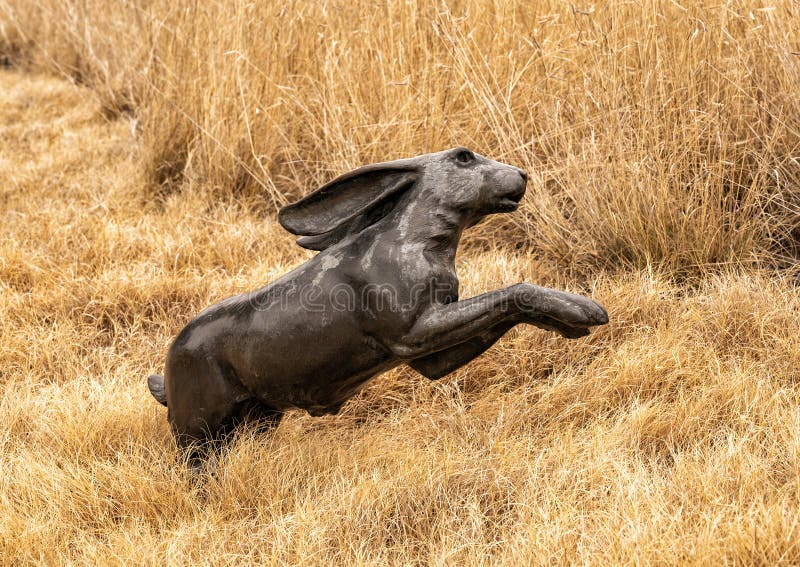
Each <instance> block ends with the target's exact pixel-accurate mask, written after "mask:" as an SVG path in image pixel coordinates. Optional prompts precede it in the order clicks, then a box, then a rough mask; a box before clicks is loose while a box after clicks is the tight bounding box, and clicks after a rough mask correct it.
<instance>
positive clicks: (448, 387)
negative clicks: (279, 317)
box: [0, 0, 800, 565]
mask: <svg viewBox="0 0 800 567" xmlns="http://www.w3.org/2000/svg"><path fill="white" fill-rule="evenodd" d="M529 4H530V3H529V2H519V3H496V4H492V3H489V2H478V1H477V0H466V1H464V2H460V3H453V4H452V5H450V6H448V5H446V4H444V3H438V2H432V1H420V2H413V1H409V2H399V1H390V2H388V3H386V4H380V5H378V4H369V3H365V2H362V3H357V4H352V3H346V2H320V3H310V2H309V3H301V2H270V3H251V2H245V1H243V0H239V1H234V2H205V3H201V2H190V1H185V0H181V1H179V2H167V1H166V0H152V1H150V2H140V3H134V2H131V3H124V4H123V3H113V6H114V8H113V9H110V6H112V3H111V2H109V1H108V0H81V1H78V0H68V1H56V0H36V1H33V2H31V1H28V0H0V59H2V60H4V61H6V62H8V63H12V64H14V65H16V66H18V67H20V68H21V69H25V70H26V71H27V72H26V73H21V72H19V71H14V72H11V71H3V72H2V73H0V206H1V209H0V214H1V216H0V320H2V325H0V423H2V424H3V426H2V428H1V429H0V562H2V563H7V564H20V563H25V562H46V563H53V564H63V563H76V564H87V563H88V564H115V563H119V564H130V563H150V564H165V563H169V564H176V563H178V564H180V563H190V562H192V563H204V562H209V563H215V564H225V563H253V562H263V563H283V564H347V563H360V564H375V565H383V564H387V563H389V564H411V563H416V564H428V563H433V564H464V563H468V564H495V563H498V562H503V563H506V564H527V563H593V564H610V563H659V562H661V563H676V562H685V563H698V564H719V563H723V562H727V563H744V564H753V563H756V564H770V565H771V564H779V563H784V564H797V563H800V334H799V333H798V332H797V331H798V320H800V292H798V291H797V288H796V281H797V276H796V274H797V271H796V269H794V267H793V264H794V263H796V257H797V254H798V248H800V246H798V235H799V234H800V228H799V227H800V164H799V163H798V160H800V96H798V95H800V56H798V55H797V52H798V51H800V10H798V8H797V5H796V4H794V3H793V2H792V1H791V0H783V1H777V2H774V3H768V2H760V1H748V2H744V1H734V2H728V3H724V4H721V5H720V4H711V3H705V2H695V3H691V4H685V5H684V4H681V3H678V2H654V1H651V0H647V1H645V2H642V3H638V4H637V3H628V2H621V1H620V2H613V3H609V4H607V5H591V4H588V3H579V4H575V5H570V4H561V3H556V2H536V3H535V7H533V8H531V7H530V5H529ZM41 71H48V72H51V73H52V72H53V71H56V72H58V73H60V74H62V75H63V76H66V77H68V78H70V79H72V80H74V81H76V82H78V83H80V84H81V85H82V86H73V85H69V84H68V83H67V82H65V81H63V80H59V79H53V78H52V77H50V76H49V75H42V74H37V73H39V72H41ZM455 144H466V145H470V146H472V147H473V148H474V149H476V150H478V151H480V152H482V153H485V154H488V155H491V156H492V157H497V158H501V159H504V160H506V161H509V162H512V163H515V164H518V165H521V166H523V167H525V168H526V169H528V170H529V171H530V172H531V175H532V179H531V185H530V190H529V195H528V197H527V204H526V206H525V207H524V210H523V211H521V212H519V213H517V214H515V215H510V216H506V217H504V218H497V219H493V220H492V221H490V222H489V223H487V224H485V225H482V226H481V227H478V228H476V229H475V230H473V231H472V232H471V233H470V235H469V236H468V238H467V242H466V246H465V247H464V252H463V253H462V255H461V256H460V259H459V271H460V273H461V276H462V285H463V286H464V293H465V295H471V294H474V293H478V292H480V291H483V290H486V289H489V288H493V287H498V286H500V285H504V284H508V283H512V282H515V281H519V280H523V279H525V280H529V281H535V282H537V283H543V284H547V285H558V286H564V287H568V288H571V289H581V290H583V291H585V292H588V293H591V294H592V295H593V296H594V297H596V298H597V299H598V300H600V301H601V302H603V303H604V304H605V305H606V307H607V308H608V310H609V312H610V314H611V318H612V322H611V324H610V325H608V326H607V327H605V328H603V329H600V330H599V331H598V332H596V333H593V334H592V335H591V336H590V337H588V338H586V339H581V340H579V341H572V342H568V341H565V340H563V339H560V338H557V337H555V336H551V335H549V334H547V333H544V332H541V331H538V330H535V329H529V328H520V329H518V330H515V331H514V332H512V333H510V334H509V335H508V337H507V338H506V339H505V340H503V341H501V343H500V344H498V345H497V346H496V347H495V348H494V349H492V350H491V351H490V352H489V353H487V355H485V356H484V357H482V358H480V359H479V360H477V361H475V362H474V363H473V364H471V365H469V366H468V367H467V368H465V369H463V370H461V371H459V372H457V373H456V374H454V375H453V376H451V377H448V378H446V379H444V380H442V381H439V382H436V383H430V382H427V381H425V380H424V379H422V378H421V377H420V376H418V375H416V374H415V373H413V372H412V371H410V370H407V369H399V370H397V371H393V372H390V373H388V374H386V375H384V376H382V377H381V378H380V379H378V380H377V381H375V382H374V383H373V384H371V385H370V386H369V387H368V388H366V390H365V391H364V392H363V393H362V394H361V395H360V396H359V397H358V398H357V399H355V400H353V401H352V402H350V403H349V404H348V405H346V406H345V408H344V410H343V412H342V414H340V415H339V416H336V417H327V418H311V417H309V416H307V415H305V414H303V413H302V412H293V413H291V414H290V415H288V416H287V418H286V419H285V420H284V422H283V423H282V424H281V426H280V427H279V429H278V430H277V432H276V434H275V435H273V436H266V437H265V436H257V435H254V434H251V433H249V432H246V431H245V432H243V434H242V435H241V437H240V439H239V440H238V441H237V442H236V443H235V444H233V445H232V447H231V448H230V451H229V452H228V453H227V454H226V455H224V456H223V458H222V463H221V464H220V467H219V473H218V475H217V476H216V477H214V478H209V479H207V481H206V482H204V483H201V484H199V485H193V484H192V483H190V481H189V478H188V476H187V474H186V471H185V469H184V468H183V467H182V465H181V463H180V462H179V457H178V454H177V452H176V451H175V450H174V448H173V445H172V441H171V438H170V436H169V432H168V428H167V424H166V420H165V411H164V409H163V408H162V407H161V406H159V405H157V404H156V403H155V402H154V401H153V400H152V398H151V397H150V395H149V393H148V392H147V389H146V386H145V382H144V378H145V376H147V374H148V373H150V372H152V371H158V370H160V367H161V365H162V364H163V357H164V354H165V350H166V347H167V345H168V343H169V341H170V339H171V338H172V337H173V336H174V335H175V333H177V332H178V331H179V330H180V328H181V327H182V326H183V325H184V324H185V323H186V322H187V321H188V319H189V318H191V317H192V315H193V314H195V313H196V312H197V311H199V310H200V309H202V308H203V307H205V306H207V305H208V304H209V303H211V302H213V301H215V300H217V299H220V298H223V297H226V296H228V295H230V294H233V293H235V292H238V291H242V290H247V289H253V288H255V287H257V286H259V285H262V284H263V283H265V282H267V281H269V280H271V279H273V278H275V277H276V276H277V275H279V274H282V273H284V272H285V271H286V270H288V269H289V268H291V267H292V266H294V265H296V264H298V263H299V262H301V261H302V260H303V258H305V257H307V253H306V252H303V251H301V250H300V249H299V248H297V247H296V246H295V245H294V243H293V241H292V239H291V238H290V237H289V236H288V235H286V234H285V233H284V232H282V230H281V229H280V227H279V226H278V225H277V224H276V223H275V221H274V210H275V208H276V207H277V206H278V205H280V204H281V203H284V202H286V201H287V200H289V199H291V198H293V197H295V196H297V195H299V194H300V193H302V192H304V191H307V190H310V189H312V188H313V187H315V186H316V185H317V184H319V183H321V182H322V181H323V180H326V179H329V178H330V177H331V176H332V175H334V174H335V173H338V172H341V171H343V170H345V169H347V168H349V167H352V166H355V165H358V164H360V163H364V162H370V161H376V160H383V159H391V158H394V157H400V156H405V155H411V154H415V153H419V152H422V151H427V150H437V149H441V148H443V147H447V146H450V145H455Z"/></svg>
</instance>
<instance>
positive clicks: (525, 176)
mask: <svg viewBox="0 0 800 567" xmlns="http://www.w3.org/2000/svg"><path fill="white" fill-rule="evenodd" d="M517 173H519V176H520V177H522V181H524V182H525V183H527V182H528V174H527V173H525V172H524V171H522V170H521V169H518V170H517Z"/></svg>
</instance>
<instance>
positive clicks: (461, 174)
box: [148, 148, 608, 457]
mask: <svg viewBox="0 0 800 567" xmlns="http://www.w3.org/2000/svg"><path fill="white" fill-rule="evenodd" d="M526 183H527V175H526V174H525V172H524V171H522V170H520V169H518V168H516V167H513V166H510V165H506V164H503V163H499V162H496V161H492V160H490V159H487V158H485V157H483V156H480V155H478V154H475V153H473V152H471V151H470V150H468V149H466V148H454V149H450V150H446V151H443V152H438V153H432V154H426V155H421V156H418V157H415V158H410V159H401V160H396V161H390V162H386V163H378V164H374V165H367V166H364V167H361V168H358V169H356V170H354V171H351V172H350V173H346V174H344V175H342V176H341V177H338V178H336V179H334V180H333V181H331V182H330V183H328V184H327V185H324V186H323V187H321V188H320V189H318V190H317V191H315V192H313V193H311V194H310V195H308V196H306V197H304V198H303V199H301V200H299V201H297V202H296V203H293V204H291V205H288V206H286V207H284V208H283V209H281V211H280V213H279V217H278V218H279V221H280V223H281V225H283V227H284V228H286V230H288V231H290V232H292V233H293V234H297V235H300V236H301V238H300V239H299V240H298V241H297V242H298V244H299V245H300V246H303V247H305V248H310V249H312V250H319V251H320V253H319V254H317V255H316V256H314V257H313V258H311V259H310V260H308V261H307V262H305V263H304V264H302V265H301V266H299V267H298V268H296V269H294V270H292V271H291V272H289V273H288V274H286V275H285V276H283V277H282V278H280V279H278V280H277V281H274V282H272V283H271V284H269V285H267V286H266V287H263V288H261V289H259V290H257V291H254V292H251V293H245V294H242V295H237V296H235V297H231V298H229V299H226V300H224V301H221V302H219V303H217V304H216V305H213V306H211V307H209V308H207V309H206V310H204V311H203V312H202V313H200V314H199V315H198V316H197V317H195V318H194V319H193V320H192V321H191V322H190V323H189V324H188V325H186V327H185V328H184V329H183V330H182V331H181V332H180V334H179V335H178V336H177V338H176V339H175V341H174V342H173V343H172V346H171V347H170V349H169V352H168V354H167V360H166V368H165V373H164V376H163V377H162V376H159V375H153V376H150V378H149V379H148V385H149V387H150V391H151V392H152V394H153V396H154V397H155V398H156V399H157V400H158V401H159V402H161V403H162V404H164V405H166V406H167V408H168V416H169V422H170V424H171V426H172V430H173V432H174V433H175V436H176V440H177V442H178V445H179V446H181V447H185V448H194V449H193V451H194V452H193V453H192V454H193V455H194V456H195V457H197V456H198V455H199V452H198V449H197V447H199V446H202V445H204V442H206V441H214V440H217V439H219V438H220V437H221V436H222V435H224V434H225V433H227V432H230V431H231V430H232V428H234V427H235V426H236V424H238V423H240V422H241V421H243V420H245V419H257V420H259V421H260V423H261V424H263V425H265V426H268V427H269V426H274V425H277V423H278V421H279V420H280V418H281V415H282V412H284V411H285V410H288V409H290V408H302V409H304V410H307V411H308V412H309V413H310V414H311V415H317V416H318V415H324V414H328V413H336V412H338V411H339V408H341V406H342V404H344V402H346V401H347V400H348V399H349V398H350V397H351V396H353V394H355V393H356V392H357V391H358V390H359V389H360V388H361V387H362V386H364V384H365V383H366V382H367V381H369V380H370V379H372V378H373V377H375V376H377V375H378V374H380V373H381V372H384V371H386V370H389V369H390V368H393V367H394V366H397V365H398V364H401V363H406V364H408V365H409V366H411V367H412V368H414V369H415V370H416V371H418V372H419V373H421V374H423V375H424V376H427V377H428V378H430V379H431V380H436V379H438V378H441V377H442V376H445V375H446V374H448V373H450V372H452V371H453V370H455V369H457V368H459V367H460V366H462V365H464V364H466V363H468V362H469V361H470V360H472V359H473V358H475V357H477V356H479V355H480V354H481V353H483V352H484V351H485V350H486V349H488V348H489V347H490V346H491V345H492V344H494V342H495V341H497V339H499V338H500V337H501V336H502V335H503V334H504V333H505V332H506V331H508V330H509V329H511V328H512V327H513V326H514V325H517V324H518V323H528V324H531V325H536V326H537V327H540V328H542V329H547V330H549V331H555V332H558V333H560V334H561V335H563V336H565V337H568V338H576V337H581V336H583V335H586V334H588V333H589V327H591V326H593V325H603V324H605V323H607V322H608V315H607V314H606V311H605V310H604V309H603V307H601V306H600V305H599V304H597V303H595V302H594V301H592V300H590V299H587V298H585V297H582V296H579V295H574V294H571V293H566V292H563V291H557V290H553V289H548V288H544V287H539V286H536V285H532V284H529V283H519V284H516V285H512V286H510V287H506V288H503V289H499V290H495V291H490V292H488V293H485V294H483V295H479V296H477V297H472V298H470V299H464V300H459V297H458V276H457V275H456V270H455V256H456V248H457V247H458V241H459V239H460V238H461V234H462V232H463V231H464V229H465V228H467V227H469V226H472V225H473V224H475V223H476V222H478V221H479V220H480V219H481V218H483V217H484V216H486V215H490V214H493V213H507V212H511V211H514V210H515V209H516V208H517V206H518V204H519V201H520V199H522V196H523V195H524V194H525V185H526Z"/></svg>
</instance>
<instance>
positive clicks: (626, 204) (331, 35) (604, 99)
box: [0, 0, 800, 276]
mask: <svg viewBox="0 0 800 567" xmlns="http://www.w3.org/2000/svg"><path fill="white" fill-rule="evenodd" d="M0 13H2V14H3V19H2V23H0V26H2V27H1V28H0V38H2V39H0V41H2V42H3V50H4V51H5V52H7V53H9V57H12V56H14V54H17V55H16V57H17V59H20V60H22V61H23V62H27V63H28V64H29V65H33V66H34V67H37V68H47V69H51V70H56V71H59V72H61V73H63V74H66V75H67V76H70V77H72V78H74V79H76V80H77V81H79V82H81V83H84V84H87V85H89V86H91V87H92V88H94V89H95V90H96V91H97V92H98V93H100V95H101V97H102V101H103V103H104V105H105V107H106V108H107V109H108V110H109V111H110V112H112V113H113V112H119V111H120V110H132V112H133V113H134V115H135V116H136V119H137V128H138V129H139V130H140V133H141V140H142V150H143V153H144V157H145V164H146V165H145V167H146V171H147V173H148V175H149V177H150V180H151V182H152V183H151V189H152V188H156V187H161V188H162V192H163V188H164V187H165V185H166V186H167V187H172V188H173V189H174V188H175V187H178V186H180V185H181V184H183V183H186V182H187V181H188V182H196V183H200V184H202V185H203V186H205V187H206V188H207V189H208V190H209V191H211V193H212V194H214V195H216V196H217V197H219V196H223V197H227V196H229V195H231V194H235V195H237V196H244V197H247V198H249V199H251V200H253V201H255V202H256V203H257V204H262V205H264V206H265V207H266V208H267V209H269V210H274V209H275V208H276V207H278V206H280V205H281V204H284V203H285V202H286V201H287V199H291V198H294V197H296V196H298V195H299V194H301V193H302V192H304V191H307V190H309V189H311V188H313V187H314V186H316V185H318V184H320V183H321V182H322V181H323V180H325V179H328V178H330V177H331V176H332V175H333V174H335V173H337V172H341V171H343V170H346V169H348V168H352V167H354V166H356V165H359V164H362V163H367V162H373V161H377V160H385V159H391V158H395V157H401V156H407V155H412V154H416V153H421V152H424V151H433V150H438V149H441V148H443V147H448V146H453V145H457V144H465V145H469V146H471V147H473V148H475V149H476V150H478V151H481V152H483V153H486V154H491V155H492V156H495V157H498V158H500V159H504V160H507V161H510V162H513V163H516V164H518V165H520V166H522V167H524V168H525V169H527V170H530V171H531V172H532V173H533V174H534V177H533V182H532V187H531V198H530V199H529V201H528V202H529V206H528V207H527V210H526V214H525V217H524V220H516V221H511V222H513V223H514V224H515V228H516V230H514V231H513V232H511V233H510V234H509V233H508V232H507V231H506V232H505V233H504V234H505V235H506V237H507V238H511V239H513V240H515V241H516V242H518V243H520V244H524V245H530V246H531V247H534V248H535V251H536V254H537V255H538V256H541V257H542V258H546V259H548V260H549V261H552V262H555V263H556V264H557V265H558V266H559V267H560V268H561V269H562V270H563V269H567V270H570V271H572V272H573V273H574V274H576V275H579V276H585V275H587V274H590V273H591V271H592V270H594V269H596V268H599V267H605V268H608V267H615V266H623V267H625V268H629V267H634V268H642V267H644V266H648V265H658V266H660V267H662V268H664V269H667V270H670V271H676V272H681V273H684V274H686V273H689V274H694V273H697V272H698V271H702V269H703V266H707V265H710V264H716V265H719V264H728V263H731V262H734V263H739V262H746V263H750V264H753V263H759V262H762V263H763V262H764V261H766V260H767V259H769V260H770V261H771V263H773V264H775V263H779V264H780V263H783V264H785V263H786V262H787V261H794V259H795V257H796V254H797V233H796V226H797V223H798V209H797V207H798V205H797V203H798V194H797V193H798V190H797V187H798V183H799V182H800V173H799V172H800V165H798V162H797V156H798V153H800V97H798V96H797V93H798V92H799V91H800V56H799V55H798V52H800V31H798V30H800V9H798V7H797V4H796V3H795V2H793V1H792V0H783V1H777V2H770V1H761V0H758V1H753V0H748V1H741V0H738V1H729V2H723V3H712V2H688V3H685V4H681V3H680V2H666V1H654V0H648V1H646V2H624V1H619V2H609V3H605V4H593V3H581V2H578V3H569V2H554V1H546V2H536V3H530V2H527V1H525V2H488V1H463V2H452V3H445V2H435V1H431V0H426V1H408V0H390V1H388V2H385V3H364V2H349V1H328V2H299V1H293V0H292V1H278V2H252V1H245V0H236V1H234V2H194V1H188V0H182V1H179V2H175V1H168V2H167V1H164V0H151V1H148V2H127V3H122V4H119V3H114V4H113V5H112V4H109V3H108V2H107V0H80V1H78V0H71V1H67V2H62V1H58V2H56V1H50V0H36V1H34V2H30V1H28V0H25V1H24V2H23V1H16V0H3V1H2V4H0ZM157 194H159V191H156V192H155V193H150V194H148V196H149V197H153V196H156V195H157ZM520 218H523V217H520ZM531 243H532V244H531Z"/></svg>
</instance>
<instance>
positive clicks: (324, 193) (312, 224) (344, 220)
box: [278, 160, 418, 250]
mask: <svg viewBox="0 0 800 567" xmlns="http://www.w3.org/2000/svg"><path fill="white" fill-rule="evenodd" d="M417 178H418V168H417V166H416V164H415V162H414V160H397V161H391V162H386V163H377V164H374V165H366V166H364V167H360V168H358V169H356V170H353V171H351V172H350V173H345V174H344V175H342V176H341V177H338V178H336V179H334V180H333V181H331V182H330V183H327V184H326V185H323V186H322V187H320V188H319V189H317V190H316V191H314V192H313V193H311V194H310V195H307V196H305V197H303V198H302V199H300V200H299V201H297V202H295V203H292V204H291V205H287V206H285V207H283V208H282V209H281V210H280V212H279V213H278V221H279V222H280V223H281V225H282V226H283V228H285V229H286V230H288V231H289V232H291V233H292V234H298V235H303V236H317V235H321V234H325V233H332V234H336V235H338V233H339V232H344V233H345V234H349V233H351V232H352V231H351V230H349V228H348V229H347V230H344V229H345V227H352V228H355V227H359V230H361V229H363V228H365V227H366V226H367V225H369V224H372V223H373V222H376V220H378V219H375V218H374V217H375V211H376V210H378V211H379V210H384V209H386V207H382V206H380V205H381V204H382V203H384V202H385V201H387V200H389V199H390V197H392V196H395V195H399V194H400V193H402V192H403V191H405V190H406V189H408V188H409V187H411V186H412V185H414V183H415V182H416V181H417ZM387 212H388V211H387ZM384 214H385V213H384ZM359 217H365V218H364V219H361V218H359ZM336 229H339V230H336ZM300 240H304V239H302V238H301V239H300ZM314 240H316V239H314ZM323 240H328V239H327V238H325V239H323ZM335 240H339V238H335ZM298 243H300V242H299V241H298ZM300 244H301V246H302V245H303V244H302V243H300ZM326 244H327V243H326ZM317 246H319V245H317ZM309 247H310V246H309ZM324 247H327V246H324ZM314 249H317V250H319V249H320V248H317V247H314Z"/></svg>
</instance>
